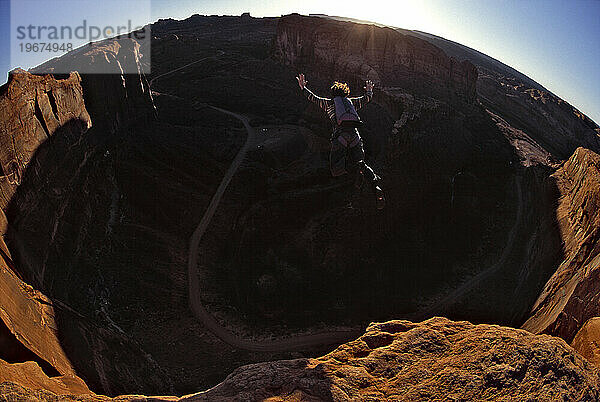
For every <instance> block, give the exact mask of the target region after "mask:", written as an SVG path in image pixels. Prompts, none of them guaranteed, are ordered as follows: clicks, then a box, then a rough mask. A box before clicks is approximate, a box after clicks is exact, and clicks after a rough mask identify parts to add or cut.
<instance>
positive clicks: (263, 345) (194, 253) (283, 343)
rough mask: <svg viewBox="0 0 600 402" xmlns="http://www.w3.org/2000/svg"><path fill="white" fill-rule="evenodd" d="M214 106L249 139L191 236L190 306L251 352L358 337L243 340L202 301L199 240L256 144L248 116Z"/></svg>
mask: <svg viewBox="0 0 600 402" xmlns="http://www.w3.org/2000/svg"><path fill="white" fill-rule="evenodd" d="M211 107H212V108H213V109H215V110H218V111H220V112H222V113H226V114H228V115H230V116H233V117H235V118H236V119H238V120H240V121H241V122H242V123H243V124H244V127H246V131H248V137H247V138H246V142H245V143H244V145H243V146H242V148H241V149H240V151H239V152H238V154H237V155H236V157H235V159H234V160H233V162H232V163H231V166H229V169H228V170H227V173H225V176H224V177H223V180H222V181H221V184H220V185H219V187H218V188H217V191H216V192H215V194H214V195H213V198H212V199H211V201H210V204H209V205H208V208H207V209H206V212H205V213H204V216H203V217H202V219H201V220H200V223H199V224H198V226H197V227H196V230H195V231H194V233H193V234H192V237H191V239H190V249H189V257H188V284H189V289H188V290H189V299H190V307H191V309H192V312H193V313H194V315H195V316H196V318H198V319H199V320H200V321H201V322H202V323H203V324H204V325H205V326H206V328H208V330H210V331H211V332H212V333H213V334H215V335H216V336H217V337H219V338H220V339H221V340H222V341H224V342H226V343H228V344H230V345H232V346H235V347H237V348H240V349H246V350H251V351H258V352H282V351H290V350H301V349H307V348H311V347H314V346H318V345H331V344H341V343H344V342H347V341H349V340H352V339H355V338H357V337H358V336H360V335H361V334H362V333H363V331H362V330H349V331H333V332H322V333H317V334H311V335H299V336H294V337H291V338H289V339H279V340H269V341H251V340H248V339H243V338H241V337H239V336H237V335H236V334H234V333H232V332H231V331H229V330H227V329H226V328H224V327H222V326H221V325H220V324H219V323H218V322H217V320H215V318H214V317H213V316H212V315H211V314H210V313H209V312H208V311H207V310H206V308H205V307H204V305H203V304H202V297H201V291H200V290H201V289H200V281H199V275H198V274H199V271H198V253H199V246H200V240H201V239H202V236H203V235H204V233H205V232H206V228H207V227H208V225H209V224H210V221H211V219H212V217H213V215H214V214H215V211H216V210H217V207H218V206H219V203H220V201H221V198H222V197H223V194H224V193H225V190H226V189H227V186H228V185H229V182H230V181H231V179H232V177H233V175H234V174H235V172H236V171H237V169H238V168H239V167H240V165H241V163H242V161H243V160H244V158H245V157H246V153H247V151H248V150H249V149H251V148H252V147H253V146H255V145H256V132H255V131H254V129H253V128H252V127H251V126H250V124H249V123H248V118H247V117H245V116H243V115H240V114H237V113H233V112H230V111H228V110H225V109H221V108H218V107H214V106H211Z"/></svg>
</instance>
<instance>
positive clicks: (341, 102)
mask: <svg viewBox="0 0 600 402" xmlns="http://www.w3.org/2000/svg"><path fill="white" fill-rule="evenodd" d="M296 79H297V80H298V85H300V89H302V92H303V93H304V94H305V95H306V97H307V98H308V100H310V101H311V102H313V103H315V104H316V105H317V106H318V107H319V108H321V109H323V110H324V111H325V112H326V113H327V116H328V117H329V120H331V124H332V129H333V134H332V136H331V152H330V154H329V167H330V169H331V174H332V175H333V176H341V175H343V174H345V173H351V174H355V175H357V179H358V180H357V183H359V182H362V180H365V179H366V180H367V182H368V183H369V184H370V187H371V190H372V191H373V193H374V194H375V200H376V205H377V209H383V207H384V206H385V198H384V195H383V190H382V189H381V187H380V180H381V178H380V177H379V176H378V175H376V174H375V172H373V169H371V168H370V167H369V166H367V164H366V163H365V151H364V149H363V141H362V138H361V137H360V133H359V132H358V127H360V126H361V125H362V122H361V120H360V117H359V116H358V114H357V113H356V111H357V110H359V109H360V108H362V107H363V106H364V105H366V104H367V103H369V102H370V101H371V99H372V98H373V83H372V82H371V81H367V82H366V85H365V90H366V94H365V95H363V96H359V97H357V98H349V97H348V95H350V88H349V87H348V84H346V83H341V82H337V81H336V82H334V83H333V85H332V86H331V99H329V98H321V97H320V96H317V95H315V94H314V93H312V92H311V91H310V90H309V89H308V88H307V87H306V83H307V81H306V79H305V78H304V74H300V75H298V77H296ZM357 187H360V184H358V185H357Z"/></svg>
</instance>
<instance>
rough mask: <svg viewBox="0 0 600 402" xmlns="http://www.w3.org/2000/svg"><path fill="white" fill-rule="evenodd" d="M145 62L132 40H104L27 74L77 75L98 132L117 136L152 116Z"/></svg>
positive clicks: (135, 42)
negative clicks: (78, 73)
mask: <svg viewBox="0 0 600 402" xmlns="http://www.w3.org/2000/svg"><path fill="white" fill-rule="evenodd" d="M148 55H149V53H148ZM148 55H147V58H148ZM144 62H146V63H147V62H148V61H144V60H143V56H142V53H141V51H140V44H139V43H138V42H137V41H135V40H134V39H131V38H122V39H107V40H104V41H101V42H96V43H90V44H87V45H84V46H82V47H81V48H79V49H76V50H74V51H72V52H70V53H68V54H66V55H64V56H62V57H60V58H55V59H52V60H50V61H48V62H46V63H44V64H41V65H40V66H38V67H36V68H33V69H31V70H30V72H32V73H35V74H39V73H42V74H47V73H54V72H55V71H58V72H64V71H78V72H80V75H81V77H82V86H83V91H84V94H85V102H86V106H87V108H88V110H89V113H90V115H91V116H92V121H94V122H95V124H96V125H97V126H98V128H99V129H101V130H104V131H106V132H107V133H116V132H117V131H119V130H123V129H127V128H129V127H131V126H132V125H133V124H135V123H136V122H138V121H140V120H142V121H144V120H148V119H152V118H153V117H154V104H153V99H152V94H151V93H150V85H149V84H148V81H147V80H146V76H145V74H144V72H145V71H146V70H145V68H144Z"/></svg>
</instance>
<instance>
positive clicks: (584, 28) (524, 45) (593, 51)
mask: <svg viewBox="0 0 600 402" xmlns="http://www.w3.org/2000/svg"><path fill="white" fill-rule="evenodd" d="M17 1H20V0H17ZM37 1H43V0H37ZM46 1H48V0H46ZM148 1H151V17H150V18H149V19H150V20H152V21H155V20H157V19H159V18H169V17H170V18H176V19H183V18H187V17H188V16H190V15H192V14H195V13H198V14H219V15H221V14H230V15H239V14H241V13H242V12H245V11H249V12H250V13H251V14H252V15H253V16H256V17H260V16H279V15H282V14H289V13H291V12H299V13H301V14H308V13H324V14H330V15H343V16H348V17H354V18H361V19H366V20H371V21H376V22H380V23H384V24H389V25H394V26H398V27H401V28H406V29H418V30H421V31H424V32H429V33H432V34H435V35H439V36H442V37H444V38H446V39H450V40H453V41H456V42H459V43H462V44H464V45H467V46H470V47H472V48H474V49H477V50H479V51H481V52H483V53H486V54H488V55H490V56H492V57H494V58H496V59H498V60H500V61H502V62H504V63H506V64H508V65H510V66H512V67H514V68H516V69H517V70H519V71H521V72H522V73H524V74H526V75H528V76H529V77H531V78H532V79H534V80H536V81H537V82H539V83H540V84H542V85H543V86H545V87H546V88H548V89H549V90H551V91H552V92H554V93H555V94H556V95H558V96H560V97H561V98H563V99H565V100H567V101H568V102H569V103H571V104H572V105H573V106H575V107H577V108H578V109H580V110H581V111H582V112H583V113H585V114H587V115H588V116H590V117H591V118H592V119H594V120H595V121H596V122H600V40H599V38H600V0H571V1H567V0H521V1H517V0H495V1H492V0H477V1H465V0H417V1H402V0H387V1H382V0H368V1H365V0H345V1H333V0H328V1H325V0H279V1H251V0H180V1H174V0H128V1H127V3H128V4H135V3H136V2H137V4H139V5H142V6H144V5H147V4H148ZM98 3H99V4H102V2H98ZM64 12H65V13H67V14H65V15H66V17H70V16H69V15H68V12H69V11H68V10H65V11H64ZM107 13H108V15H111V16H112V15H116V13H114V10H108V11H107ZM72 18H73V19H74V20H80V19H81V16H76V15H73V16H72ZM9 25H10V12H9V1H8V0H0V34H1V36H0V37H1V38H2V39H1V42H0V73H1V74H2V80H1V81H2V82H4V81H6V72H7V71H8V69H9V65H10V61H9V60H8V58H9V56H7V55H9V54H10V51H9V50H10V40H9V39H8V38H10V37H11V35H12V32H11V31H10V27H9ZM24 67H26V68H29V67H32V66H24Z"/></svg>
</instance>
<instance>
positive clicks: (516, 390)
mask: <svg viewBox="0 0 600 402" xmlns="http://www.w3.org/2000/svg"><path fill="white" fill-rule="evenodd" d="M0 392H7V393H8V392H10V393H11V394H12V395H19V396H27V395H32V393H31V391H28V390H27V389H24V388H20V387H17V386H14V385H11V384H4V385H2V386H1V387H0ZM598 398H600V378H599V374H598V370H597V369H596V368H595V367H594V366H593V365H592V364H591V363H589V362H588V361H586V360H585V359H583V358H582V357H580V356H579V355H578V354H577V353H575V351H574V350H573V349H571V348H570V347H569V346H568V345H567V344H565V342H564V341H563V340H561V339H558V338H554V337H551V336H547V335H532V334H531V333H529V332H527V331H523V330H517V329H512V328H506V327H500V326H496V325H473V324H471V323H469V322H466V321H462V322H453V321H450V320H447V319H445V318H432V319H430V320H427V321H424V322H421V323H413V322H410V321H389V322H384V323H375V324H371V325H370V326H369V327H368V328H367V330H366V332H365V334H364V335H362V336H361V337H359V338H358V339H356V340H354V341H351V342H348V343H346V344H343V345H341V346H340V347H338V348H337V349H336V350H334V351H333V352H331V353H329V354H327V355H325V356H323V357H319V358H316V359H296V360H282V361H273V362H266V363H258V364H252V365H248V366H244V367H240V368H239V369H237V370H235V371H234V372H233V373H232V374H231V375H230V376H228V377H227V379H225V381H223V382H222V383H220V384H219V385H217V386H216V387H214V388H212V389H210V390H208V391H204V392H200V393H197V394H192V395H188V396H184V397H182V398H180V399H175V400H181V401H251V400H252V401H254V400H273V401H331V400H333V401H347V400H356V401H358V400H373V401H375V400H377V401H379V400H402V401H413V400H442V399H444V400H498V399H503V400H597V399H598ZM32 399H34V400H35V397H33V398H32ZM82 399H84V400H85V399H86V398H85V397H83V398H82ZM130 399H135V397H127V396H123V397H120V398H119V400H130ZM139 399H141V398H139V397H138V400H139ZM152 400H157V401H158V400H165V401H166V400H174V398H169V397H154V398H152Z"/></svg>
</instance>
